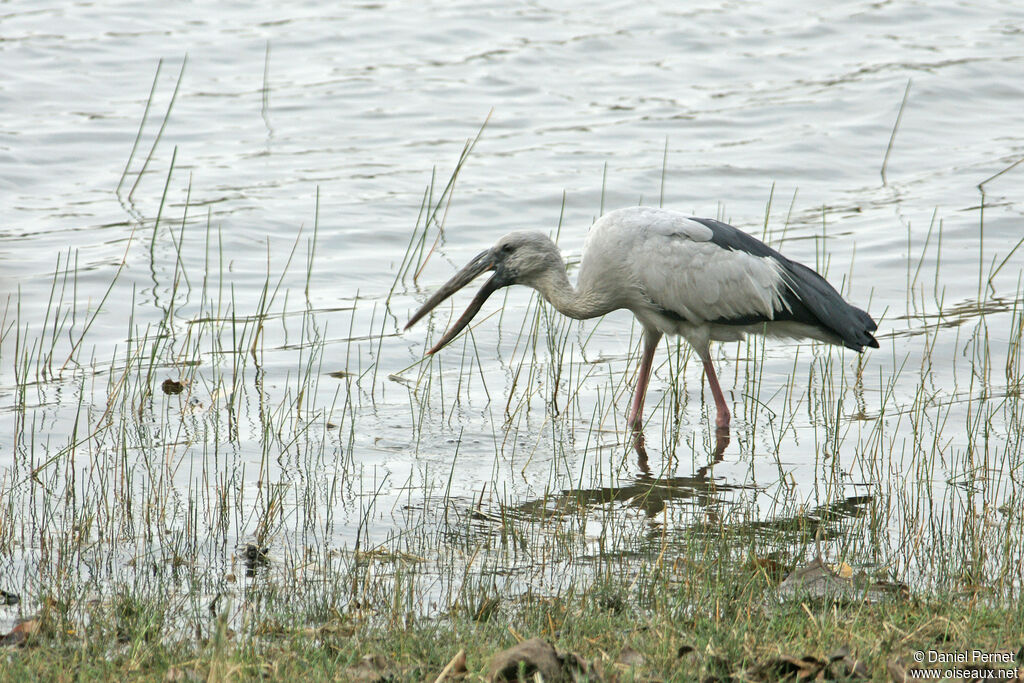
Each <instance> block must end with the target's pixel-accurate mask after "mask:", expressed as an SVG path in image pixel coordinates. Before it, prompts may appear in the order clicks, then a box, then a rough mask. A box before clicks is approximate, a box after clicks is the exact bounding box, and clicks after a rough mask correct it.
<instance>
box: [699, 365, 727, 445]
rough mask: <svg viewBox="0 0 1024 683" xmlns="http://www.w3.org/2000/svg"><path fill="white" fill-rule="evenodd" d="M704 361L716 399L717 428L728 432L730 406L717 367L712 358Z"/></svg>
mask: <svg viewBox="0 0 1024 683" xmlns="http://www.w3.org/2000/svg"><path fill="white" fill-rule="evenodd" d="M703 360H704V374H705V375H707V377H708V386H710V387H711V395H712V396H714V397H715V409H716V410H717V411H718V415H717V417H716V418H715V426H716V427H718V429H719V430H723V429H724V430H727V429H729V406H727V405H726V403H725V395H724V394H723V393H722V387H721V386H720V385H719V384H718V375H716V374H715V366H714V365H713V364H712V363H711V357H710V356H705V358H704V359H703ZM726 443H728V440H726Z"/></svg>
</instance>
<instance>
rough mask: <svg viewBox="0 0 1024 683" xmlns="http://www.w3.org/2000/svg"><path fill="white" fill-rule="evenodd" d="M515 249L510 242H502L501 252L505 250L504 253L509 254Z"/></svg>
mask: <svg viewBox="0 0 1024 683" xmlns="http://www.w3.org/2000/svg"><path fill="white" fill-rule="evenodd" d="M515 249H516V248H515V247H514V246H512V245H511V244H503V245H501V250H502V251H503V252H505V253H506V254H511V253H512V252H513V251H515Z"/></svg>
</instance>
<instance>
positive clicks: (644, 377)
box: [626, 331, 661, 446]
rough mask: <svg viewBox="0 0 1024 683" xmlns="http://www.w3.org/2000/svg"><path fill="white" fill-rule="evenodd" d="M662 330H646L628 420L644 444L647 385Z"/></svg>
mask: <svg viewBox="0 0 1024 683" xmlns="http://www.w3.org/2000/svg"><path fill="white" fill-rule="evenodd" d="M659 341H661V332H650V331H645V332H644V355H643V360H641V361H640V370H639V372H637V375H636V392H635V393H634V394H633V407H632V408H631V409H630V411H629V418H628V419H627V420H626V422H627V423H628V424H629V426H630V427H631V428H632V429H633V432H634V434H636V435H637V438H638V439H639V440H640V444H641V446H642V445H643V438H644V435H643V428H644V399H645V398H646V397H647V385H648V384H649V383H650V381H651V370H652V369H653V368H654V352H655V351H657V350H658V342H659Z"/></svg>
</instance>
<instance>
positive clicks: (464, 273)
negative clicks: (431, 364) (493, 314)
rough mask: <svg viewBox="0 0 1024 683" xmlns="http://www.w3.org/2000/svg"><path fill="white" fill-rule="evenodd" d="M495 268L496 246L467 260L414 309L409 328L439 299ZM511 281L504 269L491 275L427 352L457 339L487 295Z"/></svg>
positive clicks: (439, 301)
mask: <svg viewBox="0 0 1024 683" xmlns="http://www.w3.org/2000/svg"><path fill="white" fill-rule="evenodd" d="M494 268H495V259H494V253H493V252H492V250H490V249H488V250H487V251H484V252H481V253H479V254H477V255H476V257H475V258H474V259H473V260H472V261H470V262H469V263H467V264H466V266H465V267H463V269H462V270H460V271H459V272H457V273H456V274H455V275H454V276H453V277H452V279H451V280H449V281H448V282H446V283H444V284H443V285H442V286H441V289H439V290H437V291H436V292H435V293H434V296H432V297H430V298H429V299H427V302H426V303H425V304H423V306H421V307H420V309H419V310H418V311H416V312H415V313H413V315H412V317H411V318H409V322H408V323H406V325H405V329H409V328H410V327H412V326H413V325H414V324H415V323H416V321H417V320H419V319H420V318H422V317H423V316H425V315H426V314H427V313H429V312H430V311H431V310H433V309H434V308H435V307H436V306H437V305H438V304H439V303H441V302H442V301H444V300H445V299H447V298H448V297H450V296H451V295H452V294H454V293H455V292H457V291H459V290H460V289H462V288H463V287H465V286H466V285H468V284H469V283H470V282H472V281H473V279H474V278H475V277H476V276H477V275H480V274H481V273H483V272H486V271H488V270H494ZM508 284H509V282H508V281H507V280H506V278H505V277H504V276H503V275H501V273H500V272H499V273H495V274H494V275H493V276H491V278H490V279H489V280H488V281H487V282H485V283H484V286H483V287H481V288H480V291H479V292H477V293H476V296H475V297H473V301H471V302H470V304H469V308H467V309H466V312H465V313H463V314H462V317H460V318H459V319H458V320H456V321H455V324H454V325H452V326H451V327H450V328H449V329H448V331H447V332H445V333H444V336H443V337H441V340H440V341H439V342H437V343H436V344H434V348H432V349H430V350H429V351H427V353H428V354H432V353H435V352H436V351H437V350H438V349H440V348H441V347H442V346H444V345H445V344H447V343H448V342H450V341H451V340H452V339H454V338H455V336H456V335H458V333H459V332H461V331H462V328H464V327H465V326H466V325H468V324H469V321H470V320H472V319H473V316H475V315H476V314H477V313H478V312H479V311H480V307H481V306H483V305H484V302H485V301H487V297H489V296H490V295H491V294H493V293H494V292H496V291H497V290H499V289H501V288H502V287H505V286H506V285H508Z"/></svg>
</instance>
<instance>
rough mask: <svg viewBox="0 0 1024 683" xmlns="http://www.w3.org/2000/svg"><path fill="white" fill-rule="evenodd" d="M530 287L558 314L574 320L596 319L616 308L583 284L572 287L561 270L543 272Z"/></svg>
mask: <svg viewBox="0 0 1024 683" xmlns="http://www.w3.org/2000/svg"><path fill="white" fill-rule="evenodd" d="M530 285H531V286H532V287H533V288H534V289H536V290H537V291H538V292H540V294H541V296H543V297H544V298H545V299H547V301H548V303H550V304H551V305H552V306H554V307H555V309H556V310H558V312H559V313H561V314H562V315H566V316H568V317H570V318H575V319H576V320H586V319H587V318H596V317H598V316H601V315H604V314H605V313H609V312H611V311H613V310H615V308H617V306H614V305H611V303H610V302H608V301H606V300H605V297H602V296H599V295H598V293H597V292H596V291H594V290H593V288H591V287H587V286H586V285H585V284H583V283H579V284H578V285H577V286H576V287H573V286H572V284H571V283H570V282H569V277H568V276H567V275H566V274H565V270H564V269H561V268H560V269H557V270H555V269H551V270H548V271H546V272H544V273H543V274H542V275H541V276H539V277H538V278H537V279H536V280H534V281H533V282H532V283H530Z"/></svg>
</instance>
